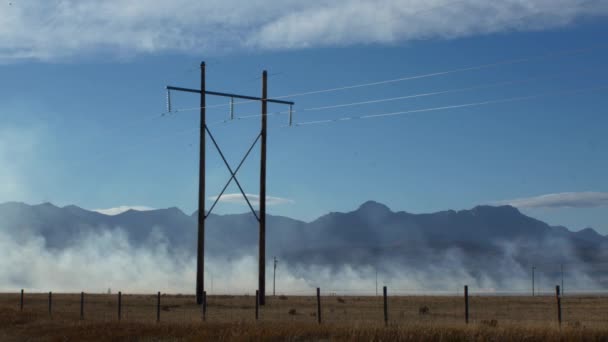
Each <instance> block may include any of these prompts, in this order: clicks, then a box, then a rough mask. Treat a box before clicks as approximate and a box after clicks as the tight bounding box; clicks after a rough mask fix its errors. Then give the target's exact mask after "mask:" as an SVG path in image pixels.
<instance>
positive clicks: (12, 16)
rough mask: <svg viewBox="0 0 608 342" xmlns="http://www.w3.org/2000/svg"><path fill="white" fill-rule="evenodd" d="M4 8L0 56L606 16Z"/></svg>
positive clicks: (572, 3) (517, 25)
mask: <svg viewBox="0 0 608 342" xmlns="http://www.w3.org/2000/svg"><path fill="white" fill-rule="evenodd" d="M12 3H13V4H12V5H11V6H8V4H6V3H4V4H2V5H0V6H2V9H1V10H0V61H4V62H10V61H16V60H23V59H30V58H31V59H41V60H55V59H64V58H72V57H75V56H82V55H89V54H92V53H97V54H98V53H100V52H101V53H104V54H109V55H111V56H115V57H124V56H131V55H134V54H140V53H162V52H187V53H193V54H194V53H198V54H200V53H204V54H206V55H208V54H213V53H218V52H221V51H226V50H234V49H289V48H306V47H315V46H344V45H351V44H369V43H384V44H386V43H396V42H403V41H408V40H416V39H429V38H455V37H464V36H471V35H478V34H488V33H494V32H502V31H509V30H542V29H550V28H555V27H562V26H565V25H568V24H571V23H572V22H573V21H574V20H576V19H577V18H580V17H582V16H606V15H608V2H606V1H589V0H528V1H521V0H502V1H487V0H461V1H453V0H373V1H372V0H344V1H332V2H329V1H326V0H310V1H296V0H283V1H278V0H258V1H245V0H224V1H200V0H171V1H168V0H162V1H161V0H105V1H97V0H38V1H35V0H29V1H26V0H21V1H19V0H15V1H12Z"/></svg>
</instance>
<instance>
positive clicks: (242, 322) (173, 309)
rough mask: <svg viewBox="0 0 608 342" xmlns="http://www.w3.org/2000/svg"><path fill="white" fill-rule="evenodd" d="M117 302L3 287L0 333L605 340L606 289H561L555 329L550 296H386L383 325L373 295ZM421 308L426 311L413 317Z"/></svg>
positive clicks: (126, 298)
mask: <svg viewBox="0 0 608 342" xmlns="http://www.w3.org/2000/svg"><path fill="white" fill-rule="evenodd" d="M116 302H117V300H116V296H115V295H112V296H108V295H87V296H86V299H85V320H84V321H80V320H79V315H80V314H79V313H80V307H79V306H80V296H79V295H74V294H53V314H52V316H49V314H48V306H47V305H48V302H47V295H46V294H38V295H26V298H25V309H24V311H23V312H20V311H19V295H18V294H3V295H0V340H1V341H12V340H14V341H21V340H51V341H96V340H107V341H110V340H112V341H115V340H119V341H121V340H144V341H147V340H150V341H175V340H185V341H198V340H210V341H232V340H236V341H241V340H242V341H252V340H253V341H261V340H271V341H272V340H276V341H283V340H295V341H308V340H337V341H345V340H365V341H393V340H397V341H485V340H495V341H512V340H515V341H581V340H586V341H608V297H604V296H579V297H564V298H563V300H562V303H563V316H564V323H563V325H562V327H561V328H560V327H559V326H558V325H557V322H556V306H555V299H554V298H552V297H489V296H486V297H475V296H474V297H471V298H470V303H471V305H470V310H471V317H470V318H471V324H469V325H466V324H464V317H463V316H464V315H463V314H464V301H463V299H462V298H460V297H447V296H446V297H437V296H435V297H433V296H420V297H418V296H416V297H392V298H389V322H390V324H389V326H388V327H384V322H383V308H382V298H381V297H333V296H328V297H323V298H322V303H323V310H322V318H323V324H322V325H319V324H317V323H316V320H317V317H316V298H314V297H291V296H290V297H288V298H287V299H284V300H282V299H279V297H276V298H269V301H268V304H267V305H266V307H264V308H263V309H261V311H260V321H258V322H256V321H255V318H254V298H253V297H252V296H212V297H210V298H209V306H208V314H207V321H206V322H201V319H200V317H201V316H200V311H199V308H198V307H197V306H196V305H195V304H194V303H193V298H192V297H191V296H162V299H161V308H162V310H161V322H160V323H156V298H155V296H148V295H123V313H122V320H121V321H120V322H118V320H117V307H116ZM423 306H426V307H428V308H429V311H428V313H427V314H422V315H421V314H420V310H419V309H420V308H421V307H423ZM291 310H295V314H289V311H291ZM492 320H495V321H496V323H497V324H496V326H492V324H491V323H490V322H491V321H492ZM484 322H485V323H484Z"/></svg>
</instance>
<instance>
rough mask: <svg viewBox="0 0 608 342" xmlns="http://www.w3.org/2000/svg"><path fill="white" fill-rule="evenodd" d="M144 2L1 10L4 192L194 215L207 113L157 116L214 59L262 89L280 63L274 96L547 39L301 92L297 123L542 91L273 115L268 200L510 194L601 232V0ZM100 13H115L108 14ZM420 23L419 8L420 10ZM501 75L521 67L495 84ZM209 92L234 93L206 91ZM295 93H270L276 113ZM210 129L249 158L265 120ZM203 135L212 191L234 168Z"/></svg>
mask: <svg viewBox="0 0 608 342" xmlns="http://www.w3.org/2000/svg"><path fill="white" fill-rule="evenodd" d="M148 2H149V4H148V5H149V6H150V7H151V8H152V9H145V8H144V6H143V5H141V7H138V6H140V3H138V2H130V1H127V2H126V4H127V5H125V3H122V4H121V5H118V3H117V2H114V1H110V2H104V4H103V5H102V4H99V3H98V2H94V1H84V2H81V3H80V5H77V4H76V2H73V1H65V2H63V3H60V2H53V1H49V2H48V3H45V5H44V6H48V7H45V8H42V9H41V8H37V7H36V6H35V4H36V1H13V4H11V5H10V6H4V4H3V5H2V7H3V8H2V10H1V13H2V14H0V22H4V23H5V24H6V23H9V24H12V25H13V26H11V27H12V28H6V27H7V26H6V25H0V26H2V27H3V28H0V38H4V39H1V40H0V74H1V75H2V77H1V78H0V113H1V117H2V122H1V123H0V162H1V163H2V165H3V167H2V168H3V170H2V171H0V182H2V183H4V185H3V189H4V191H3V192H0V201H9V200H18V201H25V202H28V203H39V202H44V201H50V202H53V203H55V204H58V205H67V204H77V205H79V206H82V207H85V208H89V209H99V208H114V207H118V206H123V205H124V206H135V205H137V206H146V207H151V208H163V207H170V206H177V207H179V208H181V209H183V210H184V211H185V212H187V213H190V212H192V211H193V210H194V209H195V207H196V198H197V165H198V131H197V130H196V128H197V127H198V111H196V110H194V111H181V112H178V113H172V114H169V115H165V116H161V113H162V112H164V111H165V110H166V107H165V90H164V87H165V86H166V85H168V84H170V85H177V86H185V87H195V88H197V87H198V86H199V84H198V83H199V71H198V65H199V63H200V61H202V60H205V61H207V63H208V65H207V77H208V78H207V86H208V89H210V90H217V91H229V92H235V93H243V94H251V95H259V94H260V91H261V90H260V83H261V80H260V75H261V71H262V70H263V69H267V70H268V71H269V74H270V77H269V94H270V96H271V97H272V96H282V95H287V94H294V93H300V92H306V91H311V90H321V89H330V88H335V87H341V86H348V85H353V84H362V83H368V82H375V81H382V80H388V79H395V78H400V77H407V76H414V75H425V74H429V73H434V72H439V71H449V70H456V69H460V68H466V67H471V66H479V65H486V64H492V63H496V62H500V61H507V60H515V59H520V58H529V57H536V56H543V58H537V59H531V60H526V61H522V62H520V63H511V64H503V65H497V66H494V67H488V68H483V69H478V70H468V71H461V72H454V73H450V74H445V75H438V76H435V77H426V78H421V79H415V80H409V81H403V82H394V83H388V84H383V85H377V86H369V87H361V88H355V89H348V90H344V91H335V92H326V93H320V94H313V95H307V96H298V97H292V98H291V99H292V100H293V101H295V102H296V106H295V108H294V109H295V110H296V111H297V112H296V113H295V119H294V120H295V122H309V121H316V120H325V119H328V118H329V119H331V118H341V117H350V116H359V115H367V114H380V113H387V112H399V111H411V110H417V109H427V108H437V107H443V106H452V105H461V104H471V103H478V102H483V101H494V100H502V99H511V98H517V97H525V96H534V95H540V94H546V96H542V97H538V98H535V99H530V100H525V101H514V102H502V103H492V104H487V105H480V106H469V107H462V108H452V109H447V110H437V111H429V112H419V113H410V114H404V115H396V116H390V117H380V118H373V119H366V120H353V121H343V122H337V123H327V124H318V125H303V126H299V127H291V128H287V127H284V126H285V124H286V122H287V118H286V116H285V115H277V116H271V117H270V118H269V138H268V142H269V145H268V156H269V159H268V194H269V195H270V196H273V197H276V198H277V199H276V200H275V201H274V202H276V204H274V202H273V205H271V206H270V207H269V211H270V213H272V214H280V215H287V216H291V217H294V218H300V219H304V220H310V219H314V218H316V217H317V216H319V215H322V214H324V213H326V212H328V211H346V210H352V209H354V208H356V207H357V206H358V205H360V204H361V203H362V202H364V201H366V200H369V199H373V200H377V201H379V202H383V203H385V204H387V205H388V206H389V207H391V208H392V209H393V210H405V211H409V212H415V213H419V212H431V211H438V210H446V209H466V208H471V207H473V206H475V205H478V204H497V203H511V204H514V205H517V206H519V207H520V208H521V210H522V211H524V212H526V213H529V214H530V215H532V216H535V217H538V218H540V219H543V220H546V221H547V222H549V223H551V224H563V225H566V226H568V227H571V228H574V229H580V228H583V227H586V226H592V227H594V228H596V229H597V230H598V231H600V232H602V233H604V234H608V214H606V206H607V205H608V180H607V179H606V176H605V175H606V172H605V171H606V170H607V169H608V158H606V154H605V150H606V147H608V137H607V136H606V134H605V131H606V127H608V118H607V117H606V115H605V114H606V111H605V108H606V105H607V104H608V100H607V97H606V95H607V94H608V88H606V86H608V81H607V78H606V76H607V75H608V70H607V69H606V62H605V61H606V60H607V58H608V45H605V43H606V39H605V37H606V33H607V32H608V21H606V15H607V14H608V6H606V4H604V3H601V2H599V1H598V2H593V1H565V0H564V1H557V2H548V1H540V0H539V1H529V3H528V4H519V2H517V1H505V2H504V4H502V5H496V4H494V5H488V4H484V3H483V2H480V1H473V0H471V1H456V2H446V1H436V2H432V3H433V6H430V5H429V4H430V3H431V2H423V1H409V2H408V1H389V0H386V1H382V2H380V4H379V5H378V8H376V9H374V11H371V12H370V9H369V6H371V5H370V3H368V2H361V1H358V2H357V1H344V2H343V3H341V4H340V5H329V4H326V3H324V2H320V1H312V2H310V3H307V4H305V5H304V4H300V3H298V2H291V1H288V2H286V5H285V7H286V9H284V10H283V11H278V10H269V13H266V14H264V15H262V16H261V18H257V19H252V14H253V13H254V12H255V11H256V10H257V9H259V8H270V7H272V6H271V5H272V1H265V2H264V3H263V4H258V6H259V7H258V8H256V7H255V6H253V7H248V6H249V5H243V3H241V2H239V1H228V2H227V4H224V5H217V4H214V5H210V4H208V3H204V4H203V5H200V6H203V7H204V6H209V7H210V8H211V9H212V10H213V11H215V12H213V13H216V15H215V16H214V18H212V19H205V20H203V21H202V22H200V21H197V20H195V19H196V18H193V17H191V15H193V14H191V13H190V12H194V13H196V12H197V11H199V14H200V11H203V10H206V9H205V8H203V7H199V5H197V4H196V3H195V2H191V1H189V0H182V1H178V2H176V3H178V4H177V5H172V4H165V3H162V2H155V1H148ZM108 4H114V5H116V6H117V7H120V8H118V9H113V8H111V6H110V5H108ZM239 4H240V5H243V6H244V7H243V6H240V7H239V9H238V10H234V11H231V10H227V11H228V12H223V10H224V8H223V7H222V6H228V5H235V6H236V5H239ZM178 5H179V6H178ZM186 5H192V6H194V9H192V10H191V11H188V10H185V9H184V8H188V7H187V6H186ZM44 6H42V7H44ZM167 6H168V7H167ZM171 6H177V7H175V8H173V7H171ZM180 6H181V7H180ZM214 6H215V7H214ZM341 6H342V7H341ZM38 7H40V6H38ZM208 9H209V8H207V10H208ZM396 9H400V10H401V12H400V11H396ZM43 10H45V11H46V13H44V11H43ZM112 11H115V12H112ZM99 13H101V14H99ZM103 13H106V14H107V13H110V14H113V15H114V16H113V17H112V18H113V20H108V19H103V20H102V19H100V17H97V16H101V15H102V14H103ZM221 13H224V14H221ZM226 13H228V14H226ZM347 14H349V15H350V16H349V15H347ZM62 16H64V17H62ZM87 16H89V17H87ZM243 18H248V19H249V20H243ZM480 18H482V19H480ZM45 19H46V21H45ZM87 19H88V21H87ZM412 20H414V21H415V20H418V21H419V22H417V23H416V25H413V24H411V25H409V24H407V23H409V22H410V21H412ZM39 22H45V25H46V26H40V24H39ZM87 22H88V23H90V24H88V25H87ZM155 24H158V25H161V26H162V25H164V26H162V27H165V30H160V31H158V30H156V27H157V26H155ZM159 32H160V33H159ZM178 33H179V34H178ZM170 34H173V35H170ZM178 37H179V38H178ZM579 49H584V51H583V50H579ZM575 51H576V52H575ZM553 52H558V54H555V55H551V56H548V54H550V53H553ZM564 52H566V53H564ZM574 52H575V53H574ZM503 82H507V83H509V84H507V85H502V86H498V85H496V84H497V83H503ZM487 85H493V86H491V87H489V86H487ZM476 86H479V87H478V88H476V89H474V90H468V91H464V90H463V91H455V92H451V93H446V94H441V95H436V96H425V97H418V98H411V99H404V100H399V101H389V102H379V103H373V104H367V105H358V106H349V107H342V108H334V109H326V110H319V111H303V110H304V109H308V108H314V107H319V106H330V105H336V104H348V103H353V102H359V101H366V100H376V99H385V98H391V97H400V96H407V95H414V94H422V93H429V92H440V91H446V90H458V89H461V88H468V87H476ZM599 87H604V88H599ZM590 88H594V89H592V90H589V89H590ZM579 90H581V91H580V92H577V93H572V92H571V91H579ZM172 102H173V107H174V108H191V107H197V106H198V97H197V96H195V95H193V94H174V95H173V96H172ZM208 103H209V104H211V105H214V104H226V103H227V100H226V99H223V98H219V99H218V98H212V97H209V98H208ZM285 109H286V108H285V107H282V106H277V105H272V106H270V109H269V111H270V112H275V111H281V110H285ZM259 112H260V108H259V104H238V105H237V106H236V112H235V114H236V116H237V117H238V116H248V115H257V114H259ZM227 116H228V107H227V106H223V107H214V108H209V109H208V122H209V123H216V122H218V121H221V120H224V119H226V118H227ZM210 129H211V130H212V132H213V133H214V135H215V136H216V138H217V139H218V141H219V142H220V144H221V145H222V146H223V148H224V152H225V153H226V156H227V157H228V159H229V161H230V162H231V163H232V164H233V165H236V164H238V162H239V161H240V157H241V155H242V154H243V153H244V152H245V151H246V150H247V148H248V147H249V144H250V143H251V142H252V141H253V139H254V138H255V136H256V131H257V130H258V129H259V117H253V118H250V119H242V120H237V121H234V122H228V123H222V124H214V125H212V126H211V127H210ZM208 146H209V150H208V151H209V152H208V159H207V164H208V167H209V169H208V178H207V179H208V184H209V189H208V193H207V196H208V197H211V196H214V195H217V194H218V193H219V191H220V190H221V188H222V187H223V185H224V183H225V182H226V181H227V180H228V178H229V174H228V173H227V172H226V170H225V168H224V166H223V164H222V162H221V159H220V158H219V156H218V155H217V154H216V153H215V151H213V150H212V148H213V147H212V146H211V144H209V145H208ZM258 151H259V150H258V149H255V150H254V152H253V153H252V155H251V156H250V158H249V160H248V161H247V162H246V164H245V165H244V167H243V169H242V170H241V172H239V174H240V176H239V180H240V181H241V183H242V185H243V186H244V188H245V191H246V192H248V193H252V194H256V193H258V182H259V180H258V170H259V160H258V156H259V154H258V153H259V152H258ZM227 193H229V194H236V193H238V189H237V188H236V187H235V186H231V187H229V188H228V191H227ZM539 196H544V197H539ZM222 202H223V203H220V205H219V206H218V207H217V212H218V213H228V212H244V211H245V210H246V207H245V206H244V205H243V203H242V202H241V201H238V200H236V199H234V198H233V197H232V196H229V197H226V198H224V200H223V201H222ZM211 203H212V202H211V201H209V202H208V205H210V204H211Z"/></svg>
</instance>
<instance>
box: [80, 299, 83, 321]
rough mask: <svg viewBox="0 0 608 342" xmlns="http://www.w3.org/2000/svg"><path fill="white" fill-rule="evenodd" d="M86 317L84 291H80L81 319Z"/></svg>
mask: <svg viewBox="0 0 608 342" xmlns="http://www.w3.org/2000/svg"><path fill="white" fill-rule="evenodd" d="M83 319H84V292H80V320H83Z"/></svg>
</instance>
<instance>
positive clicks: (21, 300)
mask: <svg viewBox="0 0 608 342" xmlns="http://www.w3.org/2000/svg"><path fill="white" fill-rule="evenodd" d="M19 305H20V308H21V311H23V289H21V299H20V301H19Z"/></svg>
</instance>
